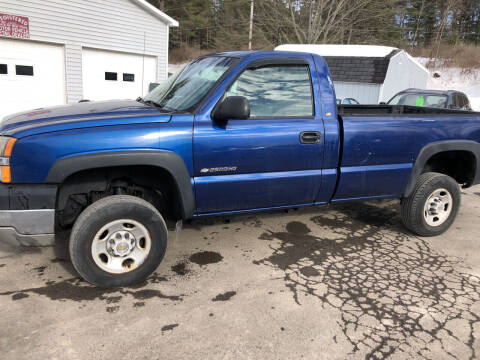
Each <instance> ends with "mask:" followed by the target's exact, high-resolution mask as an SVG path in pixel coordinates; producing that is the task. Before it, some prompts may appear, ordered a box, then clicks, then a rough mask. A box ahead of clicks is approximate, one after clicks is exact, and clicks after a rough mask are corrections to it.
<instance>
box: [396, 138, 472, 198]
mask: <svg viewBox="0 0 480 360" xmlns="http://www.w3.org/2000/svg"><path fill="white" fill-rule="evenodd" d="M448 152H465V153H468V154H470V155H471V156H472V157H473V166H474V169H473V177H472V179H471V180H469V181H468V182H467V183H466V184H465V187H469V186H472V185H475V184H478V183H479V182H480V143H478V142H476V141H472V140H446V141H438V142H433V143H431V144H428V145H426V146H424V147H423V148H422V149H421V150H420V152H419V154H418V156H417V158H416V160H415V163H414V165H413V169H412V172H411V174H410V178H409V181H408V183H407V186H406V188H405V191H404V193H403V197H408V196H410V195H411V194H412V192H413V190H414V188H415V183H416V180H417V178H418V177H419V176H420V175H421V174H422V173H423V172H424V170H425V168H426V165H427V164H428V162H429V161H430V160H431V159H432V158H434V157H435V156H438V155H440V154H443V153H448Z"/></svg>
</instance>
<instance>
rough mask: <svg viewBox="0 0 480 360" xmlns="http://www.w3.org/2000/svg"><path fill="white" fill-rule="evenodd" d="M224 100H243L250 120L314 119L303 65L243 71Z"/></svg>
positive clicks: (305, 68)
mask: <svg viewBox="0 0 480 360" xmlns="http://www.w3.org/2000/svg"><path fill="white" fill-rule="evenodd" d="M227 96H244V97H246V98H247V99H248V101H249V103H250V117H252V118H259V117H275V118H278V117H311V116H313V115H314V114H313V99H312V86H311V80H310V74H309V69H308V66H307V65H279V66H266V67H262V68H255V69H247V70H245V71H244V72H243V73H242V75H240V77H239V78H238V79H237V80H236V81H235V82H234V83H233V85H232V86H231V87H230V89H229V90H228V92H227Z"/></svg>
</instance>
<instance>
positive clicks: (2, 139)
mask: <svg viewBox="0 0 480 360" xmlns="http://www.w3.org/2000/svg"><path fill="white" fill-rule="evenodd" d="M15 141H17V139H15V138H12V137H8V136H0V172H1V180H2V182H3V183H9V182H10V181H12V173H11V171H10V156H12V151H13V145H15Z"/></svg>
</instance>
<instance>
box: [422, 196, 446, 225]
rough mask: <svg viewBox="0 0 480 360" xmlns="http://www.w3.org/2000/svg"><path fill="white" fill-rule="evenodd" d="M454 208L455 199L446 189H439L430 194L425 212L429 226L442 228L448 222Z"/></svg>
mask: <svg viewBox="0 0 480 360" xmlns="http://www.w3.org/2000/svg"><path fill="white" fill-rule="evenodd" d="M452 208H453V198H452V195H451V194H450V192H448V190H446V189H437V190H435V191H434V192H433V193H431V194H430V196H429V197H428V199H427V201H426V202H425V207H424V210H423V214H424V215H423V216H424V219H425V222H426V223H427V224H428V225H429V226H440V225H442V224H443V223H444V222H445V221H447V219H448V217H449V216H450V213H451V212H452Z"/></svg>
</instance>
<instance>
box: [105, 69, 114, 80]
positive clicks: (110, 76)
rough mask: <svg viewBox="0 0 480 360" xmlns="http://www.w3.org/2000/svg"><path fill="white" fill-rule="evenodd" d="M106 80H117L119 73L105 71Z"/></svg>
mask: <svg viewBox="0 0 480 360" xmlns="http://www.w3.org/2000/svg"><path fill="white" fill-rule="evenodd" d="M105 80H112V81H117V73H116V72H108V71H105Z"/></svg>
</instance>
